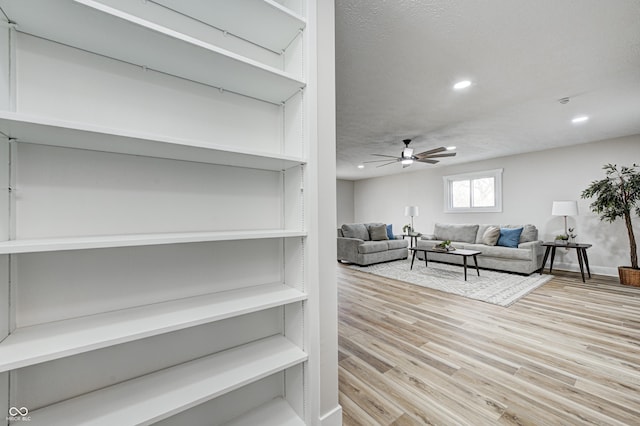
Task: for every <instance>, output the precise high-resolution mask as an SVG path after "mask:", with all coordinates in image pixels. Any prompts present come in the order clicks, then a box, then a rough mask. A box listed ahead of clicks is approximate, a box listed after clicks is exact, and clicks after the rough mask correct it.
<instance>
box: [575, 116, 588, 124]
mask: <svg viewBox="0 0 640 426" xmlns="http://www.w3.org/2000/svg"><path fill="white" fill-rule="evenodd" d="M587 120H589V117H587V116H586V115H583V116H580V117H576V118H574V119H573V120H571V122H572V123H573V124H577V123H584V122H585V121H587Z"/></svg>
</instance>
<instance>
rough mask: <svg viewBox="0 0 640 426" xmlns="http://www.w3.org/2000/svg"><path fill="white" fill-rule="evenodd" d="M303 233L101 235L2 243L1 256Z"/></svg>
mask: <svg viewBox="0 0 640 426" xmlns="http://www.w3.org/2000/svg"><path fill="white" fill-rule="evenodd" d="M306 235H307V233H306V232H304V231H288V230H283V229H267V230H255V231H216V232H174V233H163V234H132V235H98V236H91V237H68V238H43V239H32V240H31V239H25V240H10V241H4V242H0V254H19V253H39V252H47V251H64V250H88V249H99V248H113V247H134V246H153V245H164V244H182V243H200V242H208V241H233V240H260V239H269V238H291V237H305V236H306Z"/></svg>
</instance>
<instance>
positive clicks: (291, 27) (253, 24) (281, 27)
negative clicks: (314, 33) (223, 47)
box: [155, 0, 306, 53]
mask: <svg viewBox="0 0 640 426" xmlns="http://www.w3.org/2000/svg"><path fill="white" fill-rule="evenodd" d="M155 2H156V3H158V4H161V5H163V6H166V7H168V8H170V9H173V10H177V11H179V12H180V13H184V14H185V15H187V16H191V17H195V16H197V17H198V20H200V21H203V22H206V23H207V24H209V25H213V26H215V27H217V28H220V29H223V30H225V31H228V32H230V33H232V34H234V35H237V36H239V37H242V38H244V39H245V40H249V41H250V42H252V43H255V44H257V45H259V46H262V47H265V48H267V49H269V50H271V51H274V52H278V53H280V52H281V51H282V50H285V49H286V47H287V46H288V45H289V43H291V40H293V39H294V38H295V37H296V35H297V34H298V31H300V30H301V29H304V28H305V26H306V22H305V20H304V18H302V17H301V16H299V15H297V14H295V13H294V12H292V11H290V10H288V9H286V8H285V7H283V6H282V5H280V4H278V3H276V2H275V1H273V0H233V1H229V0H209V1H206V2H185V1H184V0H155Z"/></svg>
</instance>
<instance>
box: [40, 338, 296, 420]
mask: <svg viewBox="0 0 640 426" xmlns="http://www.w3.org/2000/svg"><path fill="white" fill-rule="evenodd" d="M306 359H307V355H306V354H305V353H304V352H303V351H302V350H301V349H300V348H298V347H297V346H295V345H294V344H293V343H291V342H290V341H288V340H287V339H286V338H284V337H282V336H273V337H268V338H266V339H262V340H258V341H256V342H253V343H249V344H247V345H243V346H240V347H237V348H234V349H229V350H227V351H223V352H220V353H218V354H215V355H211V356H208V357H205V358H200V359H198V360H195V361H191V362H187V363H185V364H181V365H178V366H175V367H171V368H168V369H165V370H161V371H159V372H156V373H152V374H149V375H146V376H142V377H139V378H137V379H133V380H129V381H126V382H123V383H120V384H117V385H114V386H110V387H108V388H104V389H101V390H98V391H95V392H91V393H88V394H86V395H82V396H79V397H77V398H73V399H71V400H68V401H64V402H61V403H59V404H55V405H52V406H49V407H45V408H42V409H40V410H36V411H33V412H30V413H29V415H30V416H31V422H30V424H31V425H34V426H36V425H47V426H56V425H70V424H74V425H78V424H83V425H95V426H97V425H105V426H112V425H125V424H126V425H148V424H152V423H154V422H157V421H159V420H162V419H165V418H167V417H170V416H172V415H174V414H178V413H180V412H182V411H184V410H186V409H188V408H191V407H194V406H196V405H198V404H201V403H203V402H206V401H208V400H210V399H213V398H215V397H217V396H220V395H223V394H225V393H227V392H230V391H232V390H234V389H238V388H240V387H242V386H244V385H246V384H249V383H251V382H254V381H256V380H259V379H261V378H263V377H266V376H269V375H271V374H274V373H276V372H279V371H283V370H285V369H287V368H289V367H292V366H294V365H297V364H300V363H302V362H304V361H306Z"/></svg>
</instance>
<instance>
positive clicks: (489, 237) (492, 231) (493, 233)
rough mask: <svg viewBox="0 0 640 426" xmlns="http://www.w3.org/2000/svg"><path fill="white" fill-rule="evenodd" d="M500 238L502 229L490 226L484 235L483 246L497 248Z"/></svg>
mask: <svg viewBox="0 0 640 426" xmlns="http://www.w3.org/2000/svg"><path fill="white" fill-rule="evenodd" d="M499 238H500V228H498V227H497V226H489V227H487V230H486V231H484V235H482V244H486V245H488V246H495V245H496V244H497V243H498V239H499Z"/></svg>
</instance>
